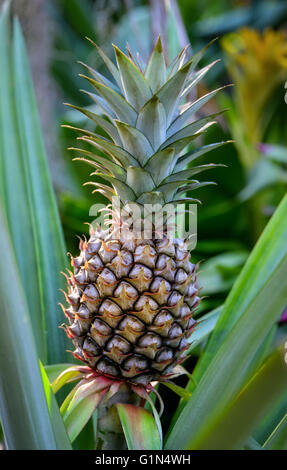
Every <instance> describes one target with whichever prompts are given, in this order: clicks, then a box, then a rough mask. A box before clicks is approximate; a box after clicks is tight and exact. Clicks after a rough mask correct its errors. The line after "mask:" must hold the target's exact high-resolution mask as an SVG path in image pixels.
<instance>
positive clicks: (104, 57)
mask: <svg viewBox="0 0 287 470" xmlns="http://www.w3.org/2000/svg"><path fill="white" fill-rule="evenodd" d="M86 39H87V40H88V41H89V42H90V43H91V44H92V45H93V46H94V47H95V48H96V49H97V52H98V54H99V56H100V57H101V58H102V60H103V62H104V63H105V65H106V67H107V68H108V70H109V71H110V72H111V74H112V76H113V77H114V79H115V81H116V83H117V84H118V86H119V87H121V77H120V73H119V71H118V69H117V67H116V66H115V64H114V63H113V62H112V61H111V60H110V59H109V57H108V56H107V55H106V54H105V52H104V51H103V50H102V49H101V48H100V47H99V46H98V45H97V44H96V43H95V42H94V41H92V40H91V39H90V38H86Z"/></svg>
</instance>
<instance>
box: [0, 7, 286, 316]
mask: <svg viewBox="0 0 287 470" xmlns="http://www.w3.org/2000/svg"><path fill="white" fill-rule="evenodd" d="M0 3H2V2H0ZM13 9H14V13H16V14H17V16H18V17H19V19H20V22H21V24H22V27H23V30H24V35H25V38H26V42H27V46H28V53H29V58H30V62H31V66H32V74H33V79H34V84H35V89H36V95H37V100H38V107H39V111H40V117H41V124H42V130H43V133H44V138H45V144H46V149H47V152H48V157H49V165H50V170H51V174H52V177H53V182H54V186H55V189H56V193H57V198H58V205H59V208H60V214H61V219H62V223H63V227H64V233H65V238H66V243H67V247H68V250H69V251H70V252H71V253H73V254H76V253H77V244H78V240H77V238H76V235H81V234H83V233H87V230H88V227H87V225H85V222H91V221H92V218H91V217H89V215H88V214H89V208H90V206H91V205H92V204H93V203H96V202H100V201H99V198H100V195H95V196H92V195H91V193H90V189H87V188H85V187H83V186H82V184H83V183H84V182H85V181H86V180H87V178H88V173H89V169H88V168H86V167H85V165H82V164H81V163H78V162H72V155H71V153H70V152H68V151H67V150H66V149H67V147H69V146H72V145H74V144H75V137H76V136H75V134H74V133H73V132H71V131H69V130H67V129H64V128H61V124H71V125H73V126H76V127H87V128H88V126H91V123H90V122H88V119H85V118H84V117H83V115H82V114H80V113H79V112H77V111H75V110H73V109H72V108H69V107H66V106H64V104H63V102H68V103H73V104H74V105H79V106H84V107H87V108H88V109H93V108H94V107H95V105H92V104H91V101H90V99H89V97H88V96H87V95H85V94H84V93H82V92H81V91H80V89H81V88H82V87H83V79H81V78H80V77H79V76H78V74H79V73H81V72H83V68H82V66H81V65H80V64H79V63H78V61H83V62H85V63H87V64H89V65H91V66H92V67H94V68H96V69H97V70H99V71H100V72H102V71H104V73H107V71H106V70H105V69H104V65H103V63H102V62H101V60H100V58H99V57H98V56H97V54H96V52H95V48H93V46H92V45H91V44H90V42H88V41H87V40H86V36H88V37H89V38H91V39H92V40H93V41H95V42H96V43H97V44H98V45H100V46H101V47H102V48H103V49H104V51H105V52H106V53H107V54H108V55H109V56H110V57H112V43H115V44H116V45H118V46H119V47H120V48H121V49H123V50H124V49H125V47H126V44H127V43H128V44H129V46H130V48H131V50H132V51H134V52H140V56H141V58H142V60H143V61H145V60H146V58H147V56H148V54H149V53H150V52H151V50H152V47H153V44H154V42H155V40H156V38H157V36H158V34H159V33H161V35H162V38H163V40H164V45H165V53H166V57H167V60H170V58H171V57H173V56H175V55H176V54H177V53H178V52H179V50H180V48H181V47H183V46H184V45H186V44H187V43H189V42H190V43H191V48H192V52H196V51H197V50H198V49H200V48H201V47H202V46H203V45H205V44H207V43H208V42H209V41H210V40H211V39H213V38H215V37H217V38H218V39H217V41H216V42H215V43H214V44H213V46H212V47H211V48H210V49H209V50H208V54H207V56H206V57H205V58H204V62H203V64H202V65H204V64H205V63H209V62H211V61H213V60H215V59H218V58H219V59H222V60H221V61H220V62H219V63H218V64H217V65H216V67H214V68H213V69H212V72H211V74H209V75H208V78H207V79H206V80H205V81H204V83H202V84H201V85H200V86H199V88H198V90H197V92H196V93H197V96H194V99H196V98H197V97H199V96H201V95H203V94H205V93H206V92H207V91H208V90H211V89H214V88H216V87H220V86H222V85H226V84H229V83H233V84H234V86H233V87H229V88H226V89H225V90H224V91H223V92H221V93H220V94H219V95H217V97H216V100H215V99H214V100H213V101H211V102H209V104H208V105H207V106H206V107H205V109H204V111H201V112H200V114H201V115H202V114H204V113H206V114H208V113H210V112H211V111H212V112H217V111H220V110H224V109H226V110H227V111H226V112H225V113H224V114H223V115H221V116H220V118H219V125H218V126H216V127H214V128H213V127H212V130H209V131H208V134H207V135H206V136H205V137H204V142H205V143H209V142H215V141H221V140H229V139H232V140H234V143H232V144H229V145H227V146H224V147H222V148H220V149H219V150H218V151H217V150H215V151H213V152H212V153H210V154H208V160H207V159H206V158H207V157H203V158H202V163H205V162H214V163H223V164H225V165H226V168H222V167H220V168H218V169H214V170H212V171H211V172H210V179H211V180H214V181H216V182H217V184H218V186H217V187H214V186H211V187H210V188H209V187H208V188H204V189H203V190H199V192H198V198H199V199H201V200H202V203H203V204H202V206H200V207H199V208H198V244H197V248H196V250H195V251H194V259H195V260H196V261H201V274H200V276H201V279H200V282H201V284H202V285H203V286H204V287H203V290H202V293H203V295H204V296H205V299H204V301H203V302H202V304H201V307H200V311H199V313H202V312H203V311H207V310H210V309H212V308H214V307H216V306H217V305H221V304H222V302H223V300H224V298H225V296H226V294H227V293H228V291H229V290H230V287H231V286H232V284H233V283H234V280H235V279H236V277H237V275H238V273H239V272H240V270H241V267H242V266H243V264H244V262H245V261H246V259H247V256H248V253H249V251H250V250H251V248H252V247H253V246H254V244H255V243H256V240H257V238H258V237H259V235H260V233H261V232H262V230H263V229H264V226H265V225H266V223H267V221H268V219H269V218H270V216H271V215H272V213H273V212H274V209H275V208H276V206H277V204H278V203H279V201H280V199H281V198H282V196H283V195H284V193H285V192H286V189H287V147H286V144H287V141H286V140H287V132H286V130H287V113H286V110H287V104H286V102H285V94H286V93H287V89H286V86H285V83H287V82H286V80H287V2H286V0H277V1H276V0H273V1H272V0H257V1H248V0H241V1H240V0H233V1H232V0H228V1H227V0H221V1H220V2H214V1H213V0H178V1H177V2H176V1H175V0H170V1H164V0H150V1H147V0H124V1H119V0H15V1H14V2H13ZM199 117H201V116H199ZM211 173H212V174H211ZM101 202H102V201H101Z"/></svg>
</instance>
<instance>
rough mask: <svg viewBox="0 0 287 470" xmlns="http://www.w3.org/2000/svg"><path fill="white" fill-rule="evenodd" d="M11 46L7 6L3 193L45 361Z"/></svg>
mask: <svg viewBox="0 0 287 470" xmlns="http://www.w3.org/2000/svg"><path fill="white" fill-rule="evenodd" d="M12 46H13V43H12V41H11V31H10V11H9V8H8V3H5V4H4V7H3V10H2V13H1V18H0V67H1V75H0V183H1V184H0V194H1V201H2V204H3V209H4V210H5V214H6V217H7V221H8V226H9V231H10V234H11V238H12V241H13V246H14V250H15V254H16V258H17V263H18V266H19V271H20V275H21V279H22V284H23V287H24V290H25V295H26V299H27V303H28V307H29V314H30V316H31V322H32V326H33V332H34V336H35V341H36V346H37V350H38V354H39V357H40V358H41V360H42V361H44V362H46V360H47V344H46V338H45V334H44V330H45V318H44V311H43V304H42V301H41V298H42V296H41V293H40V279H39V275H38V263H37V255H36V245H35V234H34V227H33V221H32V217H31V206H30V198H29V181H28V180H27V179H26V175H25V165H24V161H23V155H22V147H21V141H20V140H19V138H18V136H19V128H18V123H17V109H16V97H15V86H14V74H13V50H12ZM29 112H30V110H29ZM15 188H17V190H15ZM27 273H29V276H28V275H27Z"/></svg>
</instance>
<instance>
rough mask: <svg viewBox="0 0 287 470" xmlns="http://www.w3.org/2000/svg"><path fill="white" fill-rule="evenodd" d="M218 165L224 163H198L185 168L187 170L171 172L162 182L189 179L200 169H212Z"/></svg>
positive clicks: (200, 170)
mask: <svg viewBox="0 0 287 470" xmlns="http://www.w3.org/2000/svg"><path fill="white" fill-rule="evenodd" d="M219 166H225V165H221V164H220V163H207V164H206V165H198V166H194V167H192V168H187V170H183V171H179V172H177V173H173V174H172V175H170V176H169V177H168V178H166V180H165V181H164V182H165V183H170V182H172V181H177V180H184V179H189V178H190V177H191V176H194V175H198V174H199V173H201V172H202V171H205V170H212V169H213V168H217V167H219Z"/></svg>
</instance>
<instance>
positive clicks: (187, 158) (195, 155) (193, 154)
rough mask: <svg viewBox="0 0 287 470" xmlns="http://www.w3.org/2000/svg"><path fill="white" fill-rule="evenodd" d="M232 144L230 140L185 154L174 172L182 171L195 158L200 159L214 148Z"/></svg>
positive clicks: (204, 146)
mask: <svg viewBox="0 0 287 470" xmlns="http://www.w3.org/2000/svg"><path fill="white" fill-rule="evenodd" d="M231 142H233V141H232V140H226V141H224V142H216V143H213V144H208V145H203V146H202V147H199V148H196V149H195V150H192V151H191V152H188V153H186V154H185V155H183V156H182V157H180V158H179V159H178V161H177V164H176V166H175V170H174V171H175V172H178V171H181V170H183V169H184V168H185V167H186V166H187V165H188V164H189V163H191V162H192V161H194V160H195V159H196V158H199V157H201V156H202V155H204V154H205V153H207V152H210V151H211V150H214V149H216V148H219V147H221V146H222V145H226V144H230V143H231Z"/></svg>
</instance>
